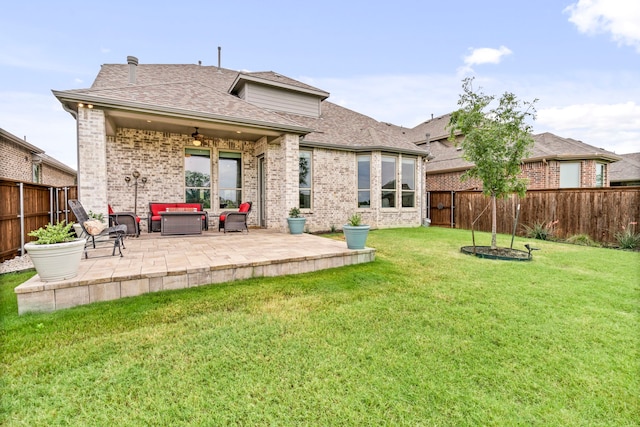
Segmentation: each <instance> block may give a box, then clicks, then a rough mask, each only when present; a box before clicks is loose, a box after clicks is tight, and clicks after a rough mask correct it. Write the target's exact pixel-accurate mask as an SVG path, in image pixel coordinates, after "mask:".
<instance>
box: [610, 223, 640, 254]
mask: <svg viewBox="0 0 640 427" xmlns="http://www.w3.org/2000/svg"><path fill="white" fill-rule="evenodd" d="M637 224H638V223H637V222H630V223H629V224H627V226H626V227H625V226H624V225H623V226H622V231H621V232H617V233H615V234H614V236H613V237H615V239H616V241H617V242H618V247H619V248H620V249H638V248H640V233H636V232H635V226H636V225H637Z"/></svg>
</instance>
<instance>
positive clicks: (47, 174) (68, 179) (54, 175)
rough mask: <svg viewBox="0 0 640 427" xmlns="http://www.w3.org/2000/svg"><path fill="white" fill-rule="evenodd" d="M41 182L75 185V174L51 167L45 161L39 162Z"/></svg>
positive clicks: (62, 185)
mask: <svg viewBox="0 0 640 427" xmlns="http://www.w3.org/2000/svg"><path fill="white" fill-rule="evenodd" d="M40 165H41V168H42V169H41V171H40V173H41V176H42V183H43V184H46V185H51V186H54V187H67V186H73V185H76V176H75V175H72V174H69V173H67V172H64V171H61V170H60V169H58V168H56V167H53V166H51V165H49V164H47V163H46V162H42V163H41V164H40Z"/></svg>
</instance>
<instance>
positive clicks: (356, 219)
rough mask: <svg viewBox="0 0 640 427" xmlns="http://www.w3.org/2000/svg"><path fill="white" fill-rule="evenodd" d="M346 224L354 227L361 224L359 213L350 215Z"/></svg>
mask: <svg viewBox="0 0 640 427" xmlns="http://www.w3.org/2000/svg"><path fill="white" fill-rule="evenodd" d="M347 223H348V224H349V225H352V226H354V227H357V226H359V225H361V224H362V215H360V214H359V213H354V214H353V215H351V216H350V217H349V219H347Z"/></svg>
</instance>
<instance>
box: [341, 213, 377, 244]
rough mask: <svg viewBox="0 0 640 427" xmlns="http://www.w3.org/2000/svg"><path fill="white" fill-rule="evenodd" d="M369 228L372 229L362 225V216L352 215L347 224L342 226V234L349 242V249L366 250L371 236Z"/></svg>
mask: <svg viewBox="0 0 640 427" xmlns="http://www.w3.org/2000/svg"><path fill="white" fill-rule="evenodd" d="M369 228H371V227H370V226H368V225H365V224H362V216H361V215H360V214H359V213H354V214H353V215H351V216H350V217H349V219H348V220H347V224H345V225H343V226H342V232H343V233H344V237H345V239H346V240H347V248H349V249H364V245H365V243H366V242H367V236H368V235H369Z"/></svg>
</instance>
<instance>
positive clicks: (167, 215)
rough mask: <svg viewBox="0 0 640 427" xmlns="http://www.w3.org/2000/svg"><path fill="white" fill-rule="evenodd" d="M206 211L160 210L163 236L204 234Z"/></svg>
mask: <svg viewBox="0 0 640 427" xmlns="http://www.w3.org/2000/svg"><path fill="white" fill-rule="evenodd" d="M204 214H205V213H204V212H200V211H196V212H160V216H161V217H162V218H161V220H160V231H161V234H162V235H163V236H171V235H176V234H202V216H203V215H204Z"/></svg>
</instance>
